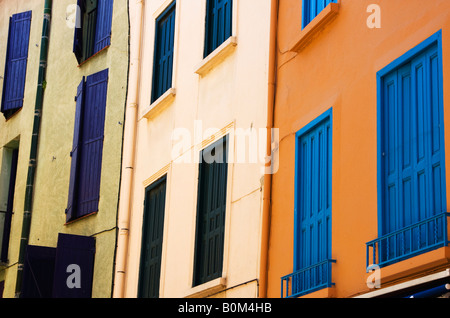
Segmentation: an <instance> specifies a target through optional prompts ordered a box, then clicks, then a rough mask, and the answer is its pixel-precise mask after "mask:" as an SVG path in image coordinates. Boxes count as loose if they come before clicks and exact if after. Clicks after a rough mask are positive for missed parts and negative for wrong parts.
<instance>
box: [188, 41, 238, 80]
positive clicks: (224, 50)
mask: <svg viewBox="0 0 450 318" xmlns="http://www.w3.org/2000/svg"><path fill="white" fill-rule="evenodd" d="M236 46H237V39H236V37H235V36H231V37H229V38H228V39H227V40H226V41H225V42H223V43H222V44H221V45H220V46H219V47H218V48H217V49H215V50H214V51H213V52H212V53H211V54H209V55H208V56H207V57H206V58H204V59H203V61H202V62H201V63H200V64H199V65H198V66H197V68H196V71H195V73H197V74H198V75H200V76H205V75H206V74H208V72H209V71H211V70H212V69H213V68H214V67H216V66H217V65H218V64H220V63H221V62H222V61H223V60H225V59H226V58H227V57H228V56H229V55H231V53H233V52H234V50H235V48H236Z"/></svg>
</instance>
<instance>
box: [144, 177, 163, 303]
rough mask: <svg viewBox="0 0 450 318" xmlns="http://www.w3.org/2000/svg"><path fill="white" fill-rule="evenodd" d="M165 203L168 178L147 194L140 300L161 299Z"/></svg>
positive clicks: (155, 184) (147, 191)
mask: <svg viewBox="0 0 450 318" xmlns="http://www.w3.org/2000/svg"><path fill="white" fill-rule="evenodd" d="M165 202H166V177H163V178H162V179H160V180H159V181H157V182H155V183H154V184H153V185H151V186H150V187H149V188H148V189H147V190H146V193H145V203H144V222H143V227H142V247H141V265H140V274H139V295H138V297H140V298H141V297H142V298H158V297H159V285H160V284H159V283H160V273H161V254H162V243H163V231H164V209H165Z"/></svg>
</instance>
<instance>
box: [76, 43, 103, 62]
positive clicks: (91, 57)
mask: <svg viewBox="0 0 450 318" xmlns="http://www.w3.org/2000/svg"><path fill="white" fill-rule="evenodd" d="M110 46H111V45H107V46H105V47H104V48H103V49H101V50H100V51H98V52H97V53H94V54H92V55H91V56H89V57H88V58H87V59H85V60H84V61H82V62H81V63H80V64H78V67H82V66H83V65H84V64H86V63H87V62H89V61H90V60H92V59H93V58H94V57H96V56H97V55H100V53H102V52H103V51H106V50H107V49H108V48H109V47H110Z"/></svg>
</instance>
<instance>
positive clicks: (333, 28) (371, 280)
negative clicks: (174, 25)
mask: <svg viewBox="0 0 450 318" xmlns="http://www.w3.org/2000/svg"><path fill="white" fill-rule="evenodd" d="M317 2H325V6H324V4H317ZM278 10H279V13H278V29H277V57H276V74H277V79H276V92H275V94H276V95H275V96H276V97H275V107H274V115H273V116H274V123H273V125H274V127H277V128H279V140H280V141H279V149H278V151H279V170H278V172H277V173H276V174H274V175H273V176H272V201H271V210H270V218H269V219H270V224H269V244H268V256H267V295H266V296H267V297H276V298H278V297H337V298H349V297H411V296H412V297H420V296H421V295H423V294H420V293H425V295H428V296H432V297H441V296H442V295H445V294H446V293H447V292H448V290H447V289H446V287H448V285H446V284H447V283H448V282H449V277H450V276H449V270H448V269H449V268H450V262H449V258H450V250H449V247H448V230H447V223H448V214H447V211H449V209H448V207H447V201H448V200H447V198H448V197H449V189H450V186H449V185H450V169H449V167H450V161H449V160H450V155H449V154H448V153H449V151H450V111H449V109H450V108H449V107H450V106H449V105H450V60H449V59H448V56H450V3H449V1H448V0H431V1H427V2H424V1H421V0H410V1H405V0H398V1H391V0H357V1H355V0H336V1H314V0H279V9H278Z"/></svg>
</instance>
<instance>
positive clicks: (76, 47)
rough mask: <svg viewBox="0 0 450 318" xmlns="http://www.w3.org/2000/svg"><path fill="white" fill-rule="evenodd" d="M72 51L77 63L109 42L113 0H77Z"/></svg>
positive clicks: (106, 45)
mask: <svg viewBox="0 0 450 318" xmlns="http://www.w3.org/2000/svg"><path fill="white" fill-rule="evenodd" d="M77 5H78V10H77V22H78V25H76V27H75V36H74V44H73V52H74V53H75V56H76V58H77V61H78V63H79V64H81V63H83V62H84V61H85V60H87V59H88V58H90V57H91V56H93V55H94V54H96V53H98V52H100V51H101V50H103V49H104V48H106V47H108V46H109V45H110V44H111V23H112V14H113V0H78V1H77Z"/></svg>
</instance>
